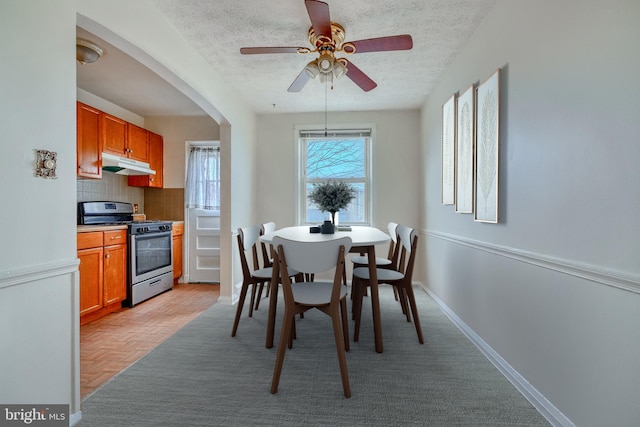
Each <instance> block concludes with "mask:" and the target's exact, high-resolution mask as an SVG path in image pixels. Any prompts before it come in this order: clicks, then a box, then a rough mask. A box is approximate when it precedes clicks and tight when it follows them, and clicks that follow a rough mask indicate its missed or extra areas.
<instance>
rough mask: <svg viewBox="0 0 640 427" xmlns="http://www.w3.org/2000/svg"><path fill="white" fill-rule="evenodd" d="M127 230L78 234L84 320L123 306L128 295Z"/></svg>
mask: <svg viewBox="0 0 640 427" xmlns="http://www.w3.org/2000/svg"><path fill="white" fill-rule="evenodd" d="M126 239H127V230H110V231H91V232H85V233H78V234H77V244H78V258H79V259H80V267H79V271H80V324H81V325H83V324H85V323H88V322H91V321H93V320H96V319H99V318H100V317H102V316H104V315H106V314H108V313H111V312H113V311H116V310H119V309H120V308H121V306H122V304H121V302H122V301H123V300H125V299H126V297H127V244H126Z"/></svg>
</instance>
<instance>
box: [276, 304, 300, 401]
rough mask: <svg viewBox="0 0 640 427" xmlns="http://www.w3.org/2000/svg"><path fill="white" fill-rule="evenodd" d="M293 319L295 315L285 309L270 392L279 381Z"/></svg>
mask: <svg viewBox="0 0 640 427" xmlns="http://www.w3.org/2000/svg"><path fill="white" fill-rule="evenodd" d="M294 319H295V315H294V314H293V313H291V312H290V311H288V310H285V315H284V317H283V318H282V329H281V332H280V341H279V342H278V354H277V356H276V364H275V367H274V368H273V378H272V379H271V393H272V394H273V393H276V392H277V391H278V384H279V383H280V374H281V373H282V365H283V364H284V355H285V354H286V352H287V343H288V342H289V340H290V336H291V325H292V324H293V321H294Z"/></svg>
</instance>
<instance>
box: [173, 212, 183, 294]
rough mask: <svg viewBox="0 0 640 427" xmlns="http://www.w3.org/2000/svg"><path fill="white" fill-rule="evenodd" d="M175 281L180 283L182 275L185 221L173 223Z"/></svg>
mask: <svg viewBox="0 0 640 427" xmlns="http://www.w3.org/2000/svg"><path fill="white" fill-rule="evenodd" d="M172 235H173V283H178V279H179V278H180V276H182V239H183V235H184V223H182V222H174V223H173V234H172Z"/></svg>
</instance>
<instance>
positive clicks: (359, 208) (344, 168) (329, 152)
mask: <svg viewBox="0 0 640 427" xmlns="http://www.w3.org/2000/svg"><path fill="white" fill-rule="evenodd" d="M299 144H300V151H299V152H300V180H299V182H300V189H299V193H298V206H299V207H300V214H299V222H300V223H303V224H304V223H308V224H317V223H320V222H322V221H323V220H325V219H329V214H328V213H327V212H321V211H320V209H318V207H317V206H315V205H314V204H312V203H311V202H309V199H308V198H307V195H308V194H309V192H310V191H311V190H312V189H313V184H315V183H320V182H325V181H329V180H336V181H344V182H346V183H349V184H351V186H353V188H354V189H355V190H356V197H355V198H354V199H353V201H352V202H351V203H350V204H349V206H348V207H347V208H346V209H344V210H342V211H340V212H339V213H338V215H337V217H338V218H339V223H340V224H354V225H364V224H369V223H370V221H371V214H370V205H371V173H370V170H371V155H370V152H371V129H353V130H331V131H329V132H327V135H326V136H325V131H324V130H322V131H316V130H301V131H300V133H299Z"/></svg>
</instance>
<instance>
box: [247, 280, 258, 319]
mask: <svg viewBox="0 0 640 427" xmlns="http://www.w3.org/2000/svg"><path fill="white" fill-rule="evenodd" d="M257 286H258V284H257V283H254V284H252V285H251V301H250V302H249V317H253V304H254V303H255V301H256V287H257Z"/></svg>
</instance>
